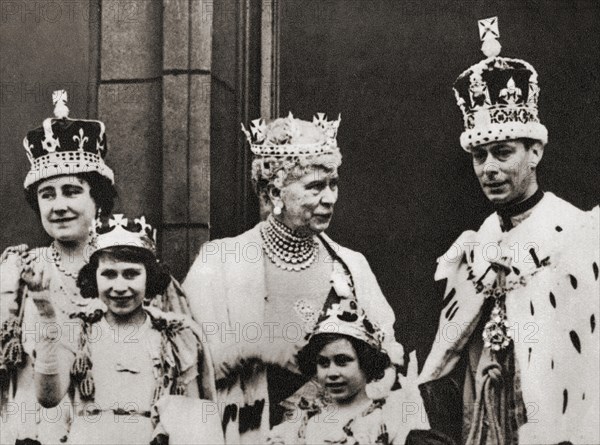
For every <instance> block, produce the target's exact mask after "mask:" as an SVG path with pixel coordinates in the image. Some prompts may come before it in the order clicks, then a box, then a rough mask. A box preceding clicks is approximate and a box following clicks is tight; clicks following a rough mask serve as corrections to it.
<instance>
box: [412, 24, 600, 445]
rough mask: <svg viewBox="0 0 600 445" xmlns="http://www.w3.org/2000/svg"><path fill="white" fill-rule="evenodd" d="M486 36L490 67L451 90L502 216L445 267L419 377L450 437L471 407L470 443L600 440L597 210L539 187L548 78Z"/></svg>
mask: <svg viewBox="0 0 600 445" xmlns="http://www.w3.org/2000/svg"><path fill="white" fill-rule="evenodd" d="M480 34H481V38H482V40H483V46H482V50H483V52H484V54H485V56H486V58H485V59H484V60H482V61H481V62H479V63H476V64H475V65H473V66H471V67H470V68H469V69H468V70H466V71H465V72H464V73H462V74H461V75H460V76H459V77H458V79H457V80H456V82H455V84H454V94H455V96H456V99H457V103H458V106H459V108H460V110H461V112H462V114H463V121H464V131H463V133H462V135H461V137H460V143H461V146H462V148H463V149H464V150H466V151H467V152H468V153H469V154H470V155H471V158H472V161H473V168H474V171H475V174H476V176H477V178H478V179H479V182H480V184H481V188H482V190H483V192H484V194H485V196H486V197H487V198H488V200H489V201H490V202H491V204H492V205H493V206H494V209H495V212H494V213H493V214H492V215H490V216H489V217H488V218H487V219H486V220H485V222H484V223H483V225H482V226H481V227H480V228H479V229H478V230H477V231H473V230H468V231H466V232H464V233H463V234H462V235H461V236H460V237H459V238H458V239H457V240H456V242H455V243H454V244H453V245H452V247H451V248H450V250H449V251H448V252H446V254H444V255H443V256H441V257H440V258H439V259H438V266H437V271H436V274H435V279H436V281H439V282H440V283H442V286H443V287H444V288H445V293H444V299H443V301H442V307H443V309H442V312H441V314H440V321H439V328H438V336H437V337H436V338H437V341H436V342H435V343H434V344H433V346H432V349H431V352H430V354H429V357H428V358H427V361H426V363H425V365H424V367H423V370H422V373H421V375H420V381H421V382H422V385H421V388H422V391H423V394H424V399H425V402H426V404H427V405H428V406H427V408H428V411H429V414H430V420H431V424H432V426H433V427H436V426H437V427H438V428H439V429H446V430H447V431H448V430H453V425H452V419H449V415H448V413H452V412H461V406H457V405H455V404H454V405H453V404H451V402H452V401H457V400H462V403H460V405H462V415H460V416H457V418H456V419H455V420H457V422H458V424H459V426H458V428H457V429H458V433H457V434H455V436H457V437H456V439H457V440H459V441H460V442H461V443H463V444H469V445H481V444H486V445H488V444H490V445H491V444H494V445H501V444H502V445H505V444H517V443H521V444H556V443H559V442H560V443H562V442H570V443H574V444H591V443H600V432H599V430H598V416H599V415H600V412H599V411H600V410H599V405H600V403H599V393H600V391H599V377H600V369H599V362H600V357H599V351H600V342H599V332H598V329H597V326H596V324H597V321H598V317H599V315H600V314H599V306H600V298H599V294H598V279H599V278H598V274H599V272H598V267H599V266H598V265H599V254H600V252H599V243H598V240H599V239H600V233H599V208H598V207H595V208H594V209H593V210H591V211H583V210H580V209H578V208H576V207H574V206H573V205H571V204H570V203H568V202H566V201H564V200H562V199H560V198H559V197H557V196H556V195H554V194H552V193H550V192H544V191H542V190H541V189H540V187H539V185H538V181H537V166H538V164H539V162H540V161H541V159H542V155H543V153H544V149H545V146H546V143H547V141H548V131H547V129H546V127H545V126H544V125H543V124H542V123H541V122H540V119H539V116H538V107H537V105H538V97H539V91H540V89H539V86H538V76H537V73H536V71H535V69H534V68H533V67H532V66H531V65H530V64H529V63H527V62H526V61H524V60H520V59H512V58H506V57H500V56H499V53H500V44H499V42H498V40H497V37H499V32H498V19H497V17H493V18H491V19H486V20H482V21H480ZM450 332H452V334H450ZM457 382H460V383H459V384H457ZM440 389H442V390H443V391H442V392H443V394H445V397H442V396H440V394H442V392H440V391H439V390H440ZM454 393H456V394H454ZM453 394H454V397H452V395H453ZM448 395H450V397H448ZM461 420H462V422H461ZM461 423H462V425H460V424H461ZM455 432H456V431H455ZM461 436H462V437H461Z"/></svg>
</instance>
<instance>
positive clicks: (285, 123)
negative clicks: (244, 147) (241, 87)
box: [242, 112, 341, 157]
mask: <svg viewBox="0 0 600 445" xmlns="http://www.w3.org/2000/svg"><path fill="white" fill-rule="evenodd" d="M340 122H341V116H338V118H337V120H334V121H328V120H327V118H326V117H325V114H324V113H317V115H316V116H314V117H313V120H312V122H309V121H305V120H301V119H296V118H294V116H293V115H292V113H291V112H290V114H289V115H288V116H287V117H281V118H279V119H275V120H274V121H271V122H269V123H267V122H266V121H265V120H264V119H255V120H253V121H252V124H251V125H250V131H248V130H247V129H246V127H244V124H242V131H243V132H244V134H245V135H246V139H247V140H248V142H249V143H250V150H252V153H254V155H255V156H261V157H288V156H314V155H322V154H327V153H334V152H336V151H338V150H339V148H338V146H337V139H336V138H337V131H338V127H339V125H340Z"/></svg>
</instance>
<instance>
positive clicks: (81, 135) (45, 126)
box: [23, 90, 115, 188]
mask: <svg viewBox="0 0 600 445" xmlns="http://www.w3.org/2000/svg"><path fill="white" fill-rule="evenodd" d="M52 102H53V103H54V106H55V107H54V118H51V117H49V118H47V119H45V120H44V121H43V123H42V126H41V127H39V128H36V129H34V130H31V131H29V132H28V133H27V136H26V137H25V139H24V140H23V147H24V148H25V152H26V153H27V158H28V159H29V162H30V164H31V168H30V170H29V173H27V177H26V178H25V183H24V187H25V188H28V187H29V186H31V185H33V184H35V183H36V182H38V181H40V180H42V179H47V178H51V177H54V176H59V175H73V174H77V173H89V172H97V173H99V174H100V175H101V176H104V177H105V178H107V179H108V180H110V182H111V183H114V182H115V181H114V173H113V171H112V170H111V169H110V168H109V167H108V166H107V165H106V164H105V163H104V157H105V156H106V151H107V142H106V131H105V130H106V129H105V126H104V123H103V122H101V121H97V120H87V119H69V108H67V92H66V91H65V90H58V91H54V93H53V94H52Z"/></svg>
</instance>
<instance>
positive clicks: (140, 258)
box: [77, 246, 171, 300]
mask: <svg viewBox="0 0 600 445" xmlns="http://www.w3.org/2000/svg"><path fill="white" fill-rule="evenodd" d="M102 257H108V258H110V259H113V260H115V261H125V262H128V263H138V264H143V265H144V267H145V268H146V300H151V299H152V298H154V297H156V296H157V295H160V294H162V293H163V292H164V291H165V290H166V288H167V286H168V285H169V283H170V282H171V275H170V274H169V272H168V271H167V269H166V267H165V266H164V265H162V264H160V263H158V262H157V261H156V258H155V256H154V254H153V253H152V252H150V251H149V250H146V249H142V248H140V247H134V246H114V247H107V248H106V249H102V250H98V251H96V252H94V253H93V254H92V256H91V258H90V262H89V263H88V264H86V265H85V266H83V267H82V268H81V270H80V271H79V275H78V277H77V286H78V287H79V289H80V291H81V296H82V297H83V298H98V283H97V281H96V271H97V270H98V264H99V262H100V258H102Z"/></svg>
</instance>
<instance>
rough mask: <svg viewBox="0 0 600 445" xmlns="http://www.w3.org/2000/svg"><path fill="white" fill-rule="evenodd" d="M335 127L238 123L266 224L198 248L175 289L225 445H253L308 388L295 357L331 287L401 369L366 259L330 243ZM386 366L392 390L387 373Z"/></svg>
mask: <svg viewBox="0 0 600 445" xmlns="http://www.w3.org/2000/svg"><path fill="white" fill-rule="evenodd" d="M339 123H340V120H339V119H338V120H335V121H327V119H326V118H325V116H324V115H323V114H319V115H318V116H316V117H315V118H314V119H313V121H312V122H309V121H304V120H300V119H296V118H294V117H293V116H292V115H291V114H290V115H289V116H288V117H286V118H279V119H276V120H274V121H272V122H265V121H264V120H263V119H258V120H256V121H254V122H253V123H252V125H251V127H250V130H246V129H245V128H244V127H243V126H242V129H243V130H244V132H245V134H246V136H247V139H248V141H249V143H250V148H251V150H252V153H253V155H254V160H253V163H252V183H253V185H254V188H255V191H256V193H257V194H258V196H259V199H260V200H261V201H262V202H263V204H264V209H266V211H265V212H264V213H266V214H268V217H267V218H266V220H265V221H263V222H260V223H259V224H257V225H256V226H255V227H254V228H252V229H250V230H249V231H247V232H245V233H243V234H241V235H239V236H237V237H234V238H225V239H220V240H214V241H211V242H209V243H206V244H205V245H204V246H203V247H202V248H201V250H200V253H199V255H198V257H197V259H196V260H195V262H194V264H193V265H192V267H191V269H190V271H189V273H188V275H187V278H186V280H185V282H184V284H183V286H184V289H185V291H186V293H187V295H188V298H189V304H190V308H191V310H192V313H193V315H194V317H195V318H196V320H198V321H200V322H201V323H202V324H203V326H204V328H205V331H206V332H207V340H208V343H209V344H210V347H211V353H212V355H213V360H214V364H215V374H216V378H217V390H218V395H219V401H220V405H221V407H222V409H223V413H222V416H223V426H224V428H225V433H226V441H227V443H261V442H262V440H264V437H265V436H266V433H267V432H268V431H269V428H270V427H271V426H272V425H275V424H277V423H279V422H281V420H282V415H283V413H282V410H281V408H280V406H281V403H282V402H283V401H285V400H286V399H288V398H289V397H290V396H292V395H293V394H295V393H296V396H295V397H297V395H298V394H302V393H303V391H305V390H306V382H307V377H305V376H303V375H302V374H301V373H300V372H299V370H298V366H297V362H296V355H297V352H298V350H299V349H300V348H301V347H302V346H304V344H305V343H306V339H305V338H306V335H307V334H308V333H309V332H311V330H312V328H313V327H314V324H315V322H316V320H317V318H318V314H319V313H320V311H321V309H322V308H323V305H324V303H325V300H326V298H327V295H328V294H329V292H330V289H331V287H332V284H333V283H335V284H336V286H338V287H344V288H345V289H347V292H349V293H352V294H353V295H355V296H356V299H357V301H358V302H359V303H360V305H361V306H362V307H363V308H364V310H365V312H366V313H367V314H368V316H369V318H370V319H371V320H373V321H374V322H376V323H377V324H378V325H379V326H380V327H381V329H382V332H384V333H385V338H386V342H385V343H384V346H383V347H384V348H385V350H386V351H387V352H388V354H389V357H390V358H391V362H392V363H393V364H396V365H400V364H402V361H403V350H402V347H401V346H400V345H399V344H398V343H396V342H395V340H394V329H393V325H394V321H395V317H394V313H393V311H392V309H391V307H390V306H389V304H388V302H387V301H386V299H385V297H384V296H383V294H382V292H381V290H380V288H379V285H378V284H377V280H376V278H375V276H374V275H373V272H372V271H371V269H370V267H369V264H368V262H367V260H366V259H365V257H364V256H363V255H361V254H360V253H358V252H354V251H352V250H350V249H347V248H345V247H342V246H340V245H338V244H336V243H335V242H334V241H333V240H331V238H329V237H328V236H327V235H326V234H325V233H324V231H325V230H326V229H327V228H328V226H329V224H330V222H331V218H332V216H333V211H334V207H335V203H336V201H337V198H338V168H339V166H340V165H341V154H340V150H339V147H338V145H337V140H336V136H337V130H338V126H339ZM392 370H394V368H393V367H391V368H390V369H388V372H387V375H386V377H387V380H386V383H385V384H383V383H382V386H386V384H387V385H388V386H391V385H392V383H393V381H394V376H395V372H392Z"/></svg>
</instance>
